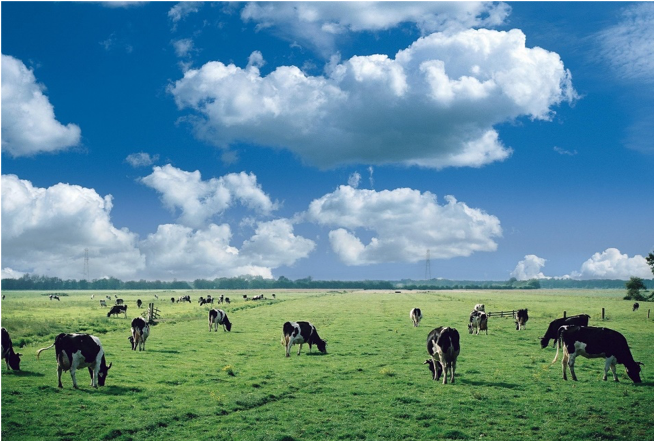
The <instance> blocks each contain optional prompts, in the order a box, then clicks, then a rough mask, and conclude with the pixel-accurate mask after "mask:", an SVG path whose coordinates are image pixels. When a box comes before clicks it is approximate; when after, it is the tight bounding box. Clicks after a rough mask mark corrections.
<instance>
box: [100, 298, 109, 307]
mask: <svg viewBox="0 0 654 441" xmlns="http://www.w3.org/2000/svg"><path fill="white" fill-rule="evenodd" d="M100 306H102V307H104V308H106V307H107V301H106V300H104V299H100Z"/></svg>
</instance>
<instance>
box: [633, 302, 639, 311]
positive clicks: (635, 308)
mask: <svg viewBox="0 0 654 441" xmlns="http://www.w3.org/2000/svg"><path fill="white" fill-rule="evenodd" d="M638 308H640V304H639V303H638V302H636V303H634V307H633V309H632V311H638Z"/></svg>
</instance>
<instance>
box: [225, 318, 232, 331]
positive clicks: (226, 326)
mask: <svg viewBox="0 0 654 441" xmlns="http://www.w3.org/2000/svg"><path fill="white" fill-rule="evenodd" d="M223 325H225V329H227V330H228V331H231V330H232V322H230V321H229V319H228V318H227V316H225V320H223Z"/></svg>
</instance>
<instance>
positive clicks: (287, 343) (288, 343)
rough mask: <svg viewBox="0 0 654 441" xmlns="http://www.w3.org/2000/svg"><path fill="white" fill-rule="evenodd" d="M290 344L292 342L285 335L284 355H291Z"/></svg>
mask: <svg viewBox="0 0 654 441" xmlns="http://www.w3.org/2000/svg"><path fill="white" fill-rule="evenodd" d="M291 346H293V342H292V341H291V339H290V337H286V356H287V357H290V356H291Z"/></svg>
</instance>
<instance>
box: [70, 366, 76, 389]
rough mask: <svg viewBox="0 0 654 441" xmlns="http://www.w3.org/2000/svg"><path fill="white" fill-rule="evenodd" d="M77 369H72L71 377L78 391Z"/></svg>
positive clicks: (73, 367) (72, 367)
mask: <svg viewBox="0 0 654 441" xmlns="http://www.w3.org/2000/svg"><path fill="white" fill-rule="evenodd" d="M75 373H76V369H75V366H71V367H70V376H71V378H72V379H73V387H74V388H75V389H77V378H76V377H75Z"/></svg>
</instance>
